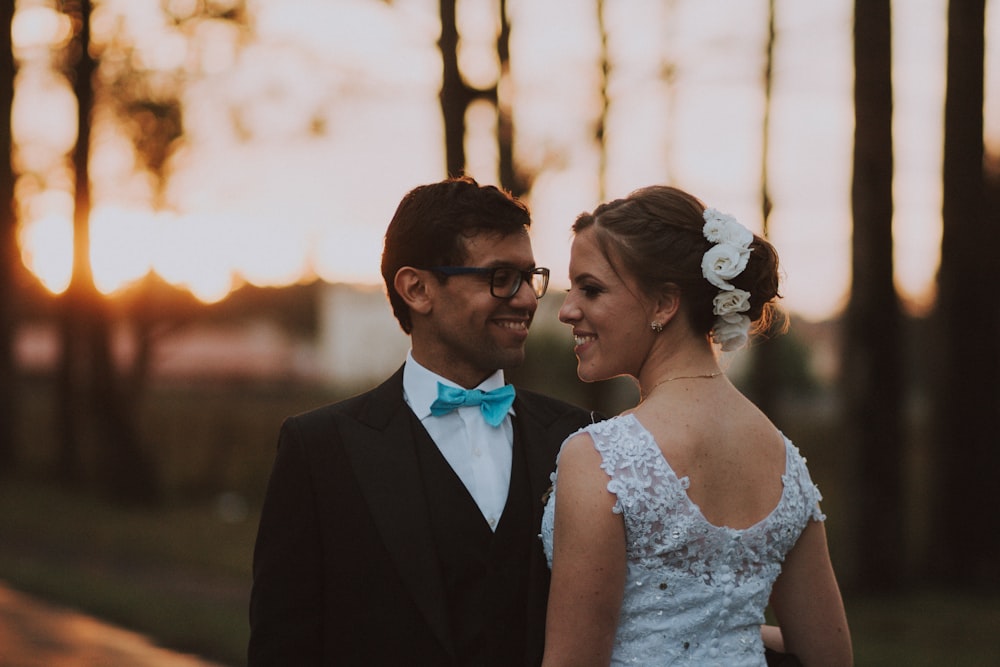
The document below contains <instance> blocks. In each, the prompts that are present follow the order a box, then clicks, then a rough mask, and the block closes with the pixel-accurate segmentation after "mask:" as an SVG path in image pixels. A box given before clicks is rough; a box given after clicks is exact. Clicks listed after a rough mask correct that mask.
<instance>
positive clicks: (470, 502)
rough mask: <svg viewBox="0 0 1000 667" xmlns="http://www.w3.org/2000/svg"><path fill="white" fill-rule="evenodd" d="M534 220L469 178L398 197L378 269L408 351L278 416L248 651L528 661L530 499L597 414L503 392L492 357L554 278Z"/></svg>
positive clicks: (264, 658) (539, 640) (298, 659)
mask: <svg viewBox="0 0 1000 667" xmlns="http://www.w3.org/2000/svg"><path fill="white" fill-rule="evenodd" d="M529 225H530V216H529V213H528V211H527V209H526V208H525V207H524V206H523V205H522V204H521V203H520V202H518V201H517V200H515V199H513V198H512V197H510V196H509V195H507V194H505V193H503V192H501V191H500V190H498V189H497V188H495V187H492V186H480V185H479V184H478V183H476V182H475V181H474V180H472V179H470V178H458V179H448V180H446V181H443V182H440V183H435V184H432V185H425V186H421V187H418V188H416V189H414V190H412V191H411V192H410V193H408V194H407V195H406V196H405V197H404V198H403V200H402V202H401V203H400V205H399V207H398V209H397V210H396V213H395V215H394V216H393V219H392V221H391V222H390V224H389V227H388V230H387V231H386V235H385V247H384V252H383V256H382V276H383V278H384V280H385V284H386V289H387V291H388V294H389V300H390V302H391V304H392V308H393V312H394V314H395V316H396V318H397V319H398V320H399V323H400V326H401V327H402V328H403V330H404V331H405V332H406V333H408V334H409V335H410V337H411V349H410V353H409V354H408V355H407V359H406V361H405V363H404V365H403V366H402V367H401V368H400V369H399V371H397V372H396V373H395V374H394V375H393V376H392V377H390V378H389V379H388V380H386V381H385V382H384V383H383V384H381V385H380V386H378V387H376V388H375V389H372V390H371V391H369V392H366V393H364V394H361V395H359V396H356V397H353V398H350V399H348V400H345V401H343V402H340V403H337V404H333V405H328V406H325V407H322V408H319V409H317V410H314V411H311V412H308V413H305V414H303V415H299V416H297V417H293V418H290V419H288V420H286V421H285V423H284V424H283V425H282V429H281V434H280V437H279V445H278V452H277V457H276V459H275V463H274V469H273V472H272V476H271V480H270V483H269V485H268V489H267V495H266V498H265V501H264V507H263V511H262V515H261V520H260V528H259V532H258V536H257V544H256V548H255V552H254V568H253V570H254V583H253V592H252V595H251V601H250V625H251V638H250V646H249V662H250V664H251V665H264V664H269V665H270V664H273V665H295V666H298V665H366V666H379V665H433V666H448V665H455V666H462V667H464V666H466V665H483V666H497V667H501V666H502V667H512V666H517V665H537V664H538V663H540V661H541V655H542V647H543V633H544V627H545V605H546V598H547V594H548V582H549V578H548V568H547V567H546V564H545V560H544V557H543V555H542V550H541V545H540V543H539V541H538V532H539V525H540V520H541V513H542V500H541V499H542V496H543V495H544V494H545V492H546V490H547V488H548V487H549V474H550V473H551V472H552V470H553V468H554V466H555V457H556V454H557V452H558V449H559V446H560V444H561V443H562V441H563V439H564V438H565V437H566V436H567V435H569V434H570V433H572V432H573V431H575V430H576V429H578V428H580V427H581V426H583V425H585V424H587V423H589V422H591V421H592V416H591V414H590V413H588V412H586V411H584V410H581V409H579V408H576V407H574V406H571V405H569V404H566V403H563V402H560V401H557V400H555V399H551V398H547V397H544V396H541V395H538V394H534V393H531V392H527V391H519V392H517V395H516V397H514V398H513V403H512V404H511V403H510V402H509V401H510V399H511V397H512V396H513V387H510V386H509V385H505V383H504V377H503V369H504V368H510V367H513V366H516V365H518V364H520V363H521V362H522V361H523V359H524V343H525V340H526V338H527V335H528V328H529V326H530V324H531V321H532V318H533V316H534V314H535V310H536V308H537V306H538V299H539V298H540V297H541V296H542V295H544V293H545V290H546V287H547V285H548V269H544V268H539V267H536V266H535V260H534V256H533V254H532V250H531V243H530V240H529V237H528V227H529ZM467 389H472V390H474V391H473V392H472V393H471V395H470V397H468V398H466V397H465V396H463V395H462V394H463V393H464V391H463V390H467ZM485 392H491V393H490V394H489V395H487V394H486V393H485ZM505 401H506V402H505ZM455 404H458V405H459V407H454V405H455Z"/></svg>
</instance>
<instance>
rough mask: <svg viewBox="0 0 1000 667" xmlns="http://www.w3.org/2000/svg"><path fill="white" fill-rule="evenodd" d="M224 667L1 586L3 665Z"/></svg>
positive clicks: (0, 656)
mask: <svg viewBox="0 0 1000 667" xmlns="http://www.w3.org/2000/svg"><path fill="white" fill-rule="evenodd" d="M119 666H121V667H221V666H220V665H217V664H216V663H211V662H208V661H205V660H202V659H200V658H197V657H195V656H191V655H185V654H181V653H175V652H173V651H169V650H167V649H163V648H160V647H157V646H154V645H153V643H152V642H151V641H150V640H149V639H148V638H146V637H144V636H142V635H140V634H137V633H135V632H132V631H130V630H123V629H121V628H117V627H115V626H113V625H109V624H108V623H104V622H103V621H99V620H97V619H95V618H92V617H90V616H87V615H85V614H82V613H79V612H77V611H74V610H72V609H68V608H65V607H59V606H56V605H53V604H50V603H48V602H43V601H41V600H38V599H36V598H33V597H31V596H29V595H26V594H24V593H20V592H18V591H15V590H13V589H11V588H9V587H8V586H7V585H5V584H4V583H3V582H0V667H119Z"/></svg>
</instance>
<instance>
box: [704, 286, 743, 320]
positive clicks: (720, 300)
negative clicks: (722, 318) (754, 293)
mask: <svg viewBox="0 0 1000 667" xmlns="http://www.w3.org/2000/svg"><path fill="white" fill-rule="evenodd" d="M712 306H714V308H713V309H712V312H713V313H714V314H715V315H729V314H730V313H745V312H746V311H748V310H750V292H747V291H746V290H741V289H732V290H730V291H728V292H727V291H722V292H719V293H718V294H716V295H715V298H714V299H712Z"/></svg>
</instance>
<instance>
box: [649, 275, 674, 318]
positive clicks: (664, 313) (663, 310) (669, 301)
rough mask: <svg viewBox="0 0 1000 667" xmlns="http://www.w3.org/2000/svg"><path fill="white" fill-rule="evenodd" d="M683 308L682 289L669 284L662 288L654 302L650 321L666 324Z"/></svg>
mask: <svg viewBox="0 0 1000 667" xmlns="http://www.w3.org/2000/svg"><path fill="white" fill-rule="evenodd" d="M680 310H681V291H680V289H679V288H678V287H677V285H674V284H672V283H671V284H669V285H667V286H665V287H664V288H663V289H662V290H660V293H659V295H658V296H657V297H656V301H654V302H653V317H652V319H651V320H650V321H652V322H659V323H660V324H663V325H666V324H667V322H669V321H671V320H672V319H674V317H676V316H677V313H679V312H680Z"/></svg>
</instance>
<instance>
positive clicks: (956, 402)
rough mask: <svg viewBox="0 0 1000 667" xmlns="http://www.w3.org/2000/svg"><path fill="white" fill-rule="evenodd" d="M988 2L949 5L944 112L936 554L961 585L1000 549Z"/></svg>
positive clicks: (998, 332)
mask: <svg viewBox="0 0 1000 667" xmlns="http://www.w3.org/2000/svg"><path fill="white" fill-rule="evenodd" d="M985 13H986V3H985V0H951V1H950V2H949V4H948V47H947V51H948V63H947V86H946V92H945V112H944V113H945V116H944V164H943V167H944V174H943V179H944V199H943V206H942V214H943V233H942V239H941V263H940V268H939V272H938V302H937V308H936V312H935V320H936V322H935V324H936V328H937V330H938V332H939V335H940V338H939V339H938V340H939V344H938V346H937V349H939V350H940V353H941V358H940V366H939V369H938V375H937V382H936V383H935V384H936V386H937V387H938V388H939V392H938V394H937V397H936V399H937V400H936V411H935V412H936V436H937V437H936V438H934V442H935V443H936V446H937V452H936V453H937V456H936V457H935V464H936V466H935V467H936V469H937V470H938V471H939V474H940V485H939V487H938V491H939V495H938V497H937V499H936V502H935V503H934V504H933V505H934V506H935V507H936V508H937V510H938V512H937V514H936V516H935V520H934V522H933V526H934V528H933V530H932V534H933V535H934V539H933V544H932V546H933V547H934V548H935V549H934V550H935V553H934V557H933V558H932V560H931V563H932V567H934V568H936V569H937V574H938V575H939V576H940V577H941V578H943V579H947V580H950V581H955V582H958V583H968V584H972V583H976V582H977V580H979V578H981V577H982V576H984V575H987V574H989V573H993V574H991V576H992V577H993V578H994V579H995V578H996V575H995V563H996V558H997V556H1000V502H998V501H997V499H996V496H995V495H994V494H990V493H989V492H988V489H990V488H991V487H992V485H993V484H994V483H995V476H996V471H997V470H998V469H1000V448H998V447H997V435H996V413H997V408H998V407H1000V385H998V383H997V381H996V377H997V374H998V372H1000V352H998V351H997V347H996V345H997V339H998V337H1000V314H998V313H997V310H996V308H995V307H993V306H992V305H991V304H990V299H991V294H992V293H993V283H994V282H996V269H995V266H996V263H995V262H990V261H983V259H982V253H983V243H984V241H986V240H988V239H991V238H996V237H997V234H1000V217H998V216H988V215H986V208H985V195H984V191H985V188H984V145H983V144H984V142H983V99H984V98H983V78H984V74H985V64H984V56H985Z"/></svg>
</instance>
